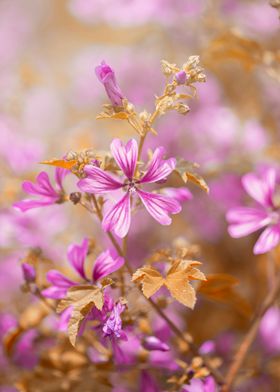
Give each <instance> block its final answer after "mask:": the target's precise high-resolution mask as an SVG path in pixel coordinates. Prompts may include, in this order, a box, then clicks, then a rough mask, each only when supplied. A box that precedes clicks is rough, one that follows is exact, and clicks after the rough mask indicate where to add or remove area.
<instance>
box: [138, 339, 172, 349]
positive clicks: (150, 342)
mask: <svg viewBox="0 0 280 392" xmlns="http://www.w3.org/2000/svg"><path fill="white" fill-rule="evenodd" d="M142 346H143V347H144V348H145V349H146V350H149V351H154V350H158V351H169V350H170V348H169V346H168V345H167V344H166V343H164V342H162V341H161V340H160V339H158V338H157V337H156V336H147V337H145V338H144V340H143V343H142Z"/></svg>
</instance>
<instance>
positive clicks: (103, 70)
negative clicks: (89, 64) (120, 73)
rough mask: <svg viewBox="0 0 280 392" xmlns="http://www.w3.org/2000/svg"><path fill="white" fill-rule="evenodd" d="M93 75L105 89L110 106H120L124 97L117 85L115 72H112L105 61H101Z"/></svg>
mask: <svg viewBox="0 0 280 392" xmlns="http://www.w3.org/2000/svg"><path fill="white" fill-rule="evenodd" d="M95 73H96V76H97V77H98V79H99V80H100V82H101V83H102V84H103V86H104V87H105V90H106V93H107V95H108V98H109V99H110V101H111V103H112V105H113V106H122V100H123V98H124V95H123V93H122V92H121V89H120V88H119V86H118V84H117V81H116V77H115V72H114V71H113V70H112V68H111V67H110V66H109V65H108V64H106V63H105V61H102V62H101V64H100V65H98V66H97V67H96V68H95Z"/></svg>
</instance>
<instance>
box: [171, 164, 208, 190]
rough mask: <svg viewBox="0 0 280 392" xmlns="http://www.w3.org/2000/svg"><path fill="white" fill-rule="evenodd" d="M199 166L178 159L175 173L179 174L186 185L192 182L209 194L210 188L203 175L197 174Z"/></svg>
mask: <svg viewBox="0 0 280 392" xmlns="http://www.w3.org/2000/svg"><path fill="white" fill-rule="evenodd" d="M198 167H199V165H198V164H197V163H193V162H189V161H186V160H185V159H181V158H180V159H177V164H176V168H175V172H177V173H178V174H179V176H180V177H181V178H182V180H183V181H184V182H185V183H186V182H187V181H191V182H193V183H194V184H196V185H198V186H199V187H200V188H201V189H203V190H204V191H205V192H207V193H208V192H209V187H208V185H207V183H206V181H205V180H204V178H202V177H201V175H199V174H197V173H196V172H195V171H194V170H195V169H197V168H198Z"/></svg>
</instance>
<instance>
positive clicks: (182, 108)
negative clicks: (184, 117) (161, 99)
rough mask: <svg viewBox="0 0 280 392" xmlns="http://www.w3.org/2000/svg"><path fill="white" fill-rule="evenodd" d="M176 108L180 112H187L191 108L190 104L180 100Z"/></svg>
mask: <svg viewBox="0 0 280 392" xmlns="http://www.w3.org/2000/svg"><path fill="white" fill-rule="evenodd" d="M176 110H177V112H178V113H179V114H187V113H189V111H190V108H189V106H188V105H185V104H184V103H182V102H179V103H178V104H176Z"/></svg>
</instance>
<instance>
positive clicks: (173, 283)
mask: <svg viewBox="0 0 280 392" xmlns="http://www.w3.org/2000/svg"><path fill="white" fill-rule="evenodd" d="M200 264H201V263H199V262H198V261H192V260H176V261H174V262H173V263H172V265H171V267H170V269H169V271H168V272H167V275H166V277H163V276H162V275H161V274H160V272H158V271H157V270H156V269H155V268H153V267H151V266H146V267H143V268H139V269H138V270H137V271H136V272H135V273H134V274H133V277H132V281H133V282H138V283H141V284H142V291H143V293H144V295H145V296H146V297H147V298H150V297H151V296H152V295H153V294H155V293H156V292H157V291H158V290H159V289H160V288H161V287H162V286H166V287H167V289H168V290H169V292H170V294H171V296H172V297H173V298H175V299H176V300H177V301H179V302H180V303H181V304H183V305H185V306H187V307H189V308H191V309H193V307H194V305H195V302H196V295H195V290H194V288H193V287H192V286H191V284H190V281H191V280H205V279H206V278H205V275H204V274H203V273H202V272H201V271H199V270H198V269H197V268H195V266H197V265H200Z"/></svg>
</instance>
